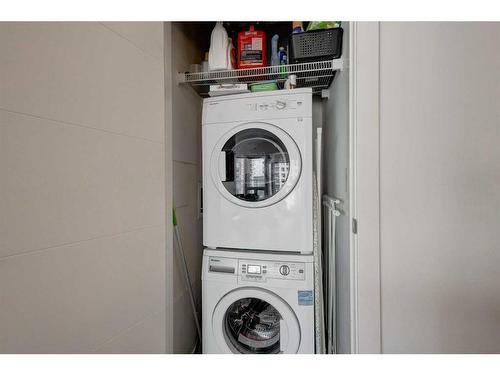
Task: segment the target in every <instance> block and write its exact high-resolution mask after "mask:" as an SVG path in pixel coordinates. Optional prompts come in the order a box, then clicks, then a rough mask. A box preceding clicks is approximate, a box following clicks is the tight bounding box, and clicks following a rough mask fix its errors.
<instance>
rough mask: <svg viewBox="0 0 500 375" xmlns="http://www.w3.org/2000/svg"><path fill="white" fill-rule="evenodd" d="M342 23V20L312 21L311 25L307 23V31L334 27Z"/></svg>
mask: <svg viewBox="0 0 500 375" xmlns="http://www.w3.org/2000/svg"><path fill="white" fill-rule="evenodd" d="M341 24H342V22H340V21H311V22H309V25H307V29H306V31H311V30H322V29H333V28H335V27H340V25H341Z"/></svg>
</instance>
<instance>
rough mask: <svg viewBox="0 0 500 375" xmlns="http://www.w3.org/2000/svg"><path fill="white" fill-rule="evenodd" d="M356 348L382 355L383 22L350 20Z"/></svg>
mask: <svg viewBox="0 0 500 375" xmlns="http://www.w3.org/2000/svg"><path fill="white" fill-rule="evenodd" d="M350 36H351V37H350V53H351V56H350V61H349V72H350V73H349V74H350V75H349V96H350V97H349V138H350V140H349V142H350V147H349V149H350V150H349V153H350V155H349V189H350V192H349V193H350V196H351V197H352V199H351V201H350V207H349V212H350V215H351V235H350V248H351V254H350V257H351V259H350V275H351V280H350V283H351V352H352V353H381V352H382V336H381V332H382V331H381V329H382V325H381V288H380V285H381V284H380V173H379V171H380V144H379V142H380V137H379V135H380V90H379V88H380V69H379V66H380V23H379V22H351V23H350Z"/></svg>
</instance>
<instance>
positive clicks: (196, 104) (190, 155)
mask: <svg viewBox="0 0 500 375" xmlns="http://www.w3.org/2000/svg"><path fill="white" fill-rule="evenodd" d="M172 107H173V123H172V138H173V143H172V145H173V149H172V153H173V158H174V160H178V161H183V162H186V163H193V164H197V163H198V160H199V148H198V146H199V139H200V138H201V99H200V97H199V96H198V94H196V93H195V92H194V90H193V89H192V88H190V87H187V86H185V85H177V86H176V87H174V89H173V97H172Z"/></svg>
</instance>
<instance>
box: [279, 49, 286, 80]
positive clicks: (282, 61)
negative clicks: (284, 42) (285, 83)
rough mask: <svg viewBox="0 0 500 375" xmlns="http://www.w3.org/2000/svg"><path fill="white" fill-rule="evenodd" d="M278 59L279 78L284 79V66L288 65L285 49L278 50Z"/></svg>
mask: <svg viewBox="0 0 500 375" xmlns="http://www.w3.org/2000/svg"><path fill="white" fill-rule="evenodd" d="M278 55H279V59H280V78H286V77H287V74H286V73H287V69H286V66H284V65H287V64H288V56H287V53H286V51H285V47H280V50H279V53H278Z"/></svg>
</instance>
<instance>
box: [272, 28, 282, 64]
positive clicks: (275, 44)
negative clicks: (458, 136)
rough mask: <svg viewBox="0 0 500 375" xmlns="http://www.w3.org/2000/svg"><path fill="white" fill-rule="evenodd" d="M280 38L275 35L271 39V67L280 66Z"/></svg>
mask: <svg viewBox="0 0 500 375" xmlns="http://www.w3.org/2000/svg"><path fill="white" fill-rule="evenodd" d="M279 39H280V36H279V35H278V34H275V35H274V36H273V37H272V38H271V66H276V65H280V57H279V54H278V41H279Z"/></svg>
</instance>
